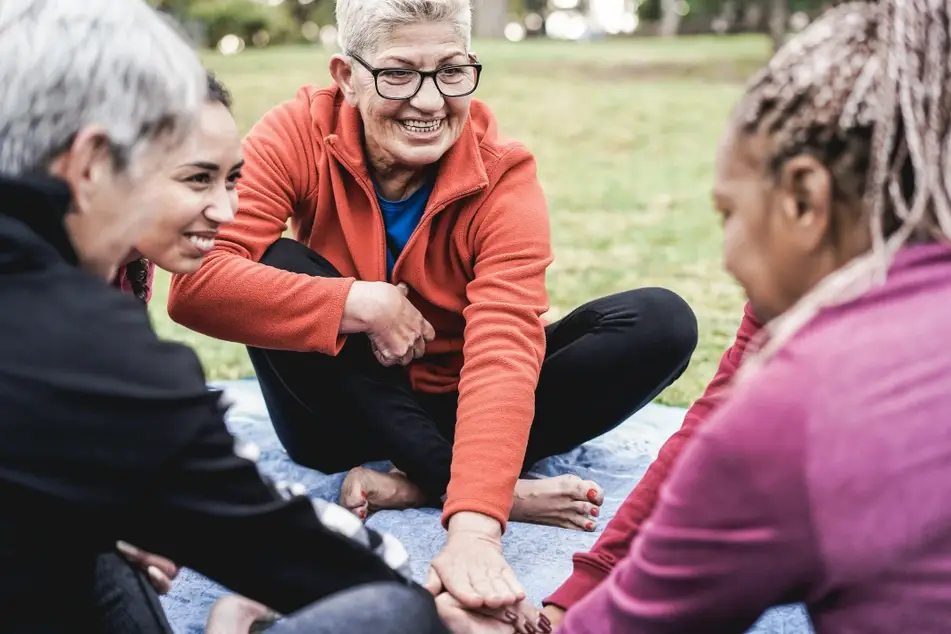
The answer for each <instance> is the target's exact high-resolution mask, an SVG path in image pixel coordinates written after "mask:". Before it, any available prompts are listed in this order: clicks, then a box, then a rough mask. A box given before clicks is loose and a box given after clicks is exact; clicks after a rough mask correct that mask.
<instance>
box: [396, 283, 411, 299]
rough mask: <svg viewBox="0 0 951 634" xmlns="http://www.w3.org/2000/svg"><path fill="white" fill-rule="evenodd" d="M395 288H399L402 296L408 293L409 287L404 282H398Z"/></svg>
mask: <svg viewBox="0 0 951 634" xmlns="http://www.w3.org/2000/svg"><path fill="white" fill-rule="evenodd" d="M396 288H398V289H400V292H401V293H403V297H406V296H407V295H409V287H408V286H407V285H406V282H400V283H399V284H397V285H396Z"/></svg>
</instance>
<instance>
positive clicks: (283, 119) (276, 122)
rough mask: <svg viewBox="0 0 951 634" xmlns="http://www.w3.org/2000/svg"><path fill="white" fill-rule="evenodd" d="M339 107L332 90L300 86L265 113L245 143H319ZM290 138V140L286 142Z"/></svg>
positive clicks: (333, 89) (338, 97) (340, 99)
mask: <svg viewBox="0 0 951 634" xmlns="http://www.w3.org/2000/svg"><path fill="white" fill-rule="evenodd" d="M341 103H342V97H341V95H340V91H339V90H338V89H337V88H336V86H331V87H329V88H319V87H317V86H310V85H308V86H301V87H300V88H299V89H298V90H297V92H296V93H295V95H294V97H293V98H291V99H288V100H285V101H283V102H281V103H279V104H277V105H276V106H274V107H272V108H271V109H270V110H268V111H267V112H266V113H265V114H264V116H262V117H261V118H260V119H259V120H258V121H257V122H256V123H255V124H254V125H253V126H252V127H251V130H250V131H249V132H248V137H247V138H248V140H259V139H270V140H272V141H279V140H281V139H282V138H283V140H284V141H295V140H297V141H307V142H308V143H313V142H314V141H321V140H322V139H323V136H324V135H326V134H327V133H328V132H329V131H330V130H332V129H333V127H334V121H335V120H336V118H337V116H338V111H339V109H340V105H341ZM288 135H290V137H291V138H287V136H288Z"/></svg>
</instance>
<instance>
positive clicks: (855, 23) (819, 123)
mask: <svg viewBox="0 0 951 634" xmlns="http://www.w3.org/2000/svg"><path fill="white" fill-rule="evenodd" d="M949 19H951V4H949V3H947V2H938V3H935V2H928V1H926V0H903V1H901V2H898V1H894V0H886V1H883V2H851V3H848V4H843V5H840V6H838V7H836V8H834V9H831V10H829V11H828V12H827V13H826V14H825V15H824V16H823V17H821V18H820V19H819V20H817V21H816V22H815V23H814V24H812V25H811V26H810V27H808V28H807V29H806V30H805V31H804V32H803V33H802V34H801V35H799V36H798V37H796V38H795V39H793V40H792V41H791V42H789V43H788V44H787V45H786V46H785V47H784V48H783V49H782V50H781V51H780V52H779V53H777V54H776V56H775V57H773V59H772V60H771V61H770V63H769V65H768V66H767V67H766V68H765V69H764V70H763V71H762V72H761V73H759V74H758V75H757V76H756V77H755V78H754V79H753V80H752V82H751V84H750V86H749V87H748V90H747V93H746V95H745V97H744V98H743V99H742V101H741V102H740V105H739V107H738V109H737V117H738V119H739V121H738V123H739V125H740V126H741V127H742V129H744V130H745V131H746V132H747V133H759V134H765V135H766V136H767V137H768V138H769V140H770V143H771V145H772V149H771V151H772V161H771V165H770V168H771V169H772V170H774V171H775V170H778V169H780V168H781V167H782V165H783V164H784V163H785V162H786V161H787V160H789V159H790V158H792V157H794V156H796V155H801V154H810V155H812V156H814V157H815V158H816V159H817V160H820V161H821V162H822V163H823V164H824V165H825V166H826V168H827V169H828V170H829V172H830V174H831V175H832V179H833V186H834V191H835V195H836V196H837V197H838V198H839V199H842V198H851V199H853V200H858V201H859V202H861V203H862V204H861V205H860V207H861V214H862V217H861V218H858V219H853V220H861V221H862V223H863V225H864V226H865V227H867V230H868V231H869V237H870V238H871V243H872V249H871V250H870V251H869V252H867V253H865V254H862V255H860V256H858V257H856V258H855V259H853V260H852V261H851V262H850V263H848V264H847V265H845V266H843V267H841V268H840V269H839V270H837V271H836V272H835V273H833V274H832V275H830V276H828V278H826V279H825V280H823V281H822V282H821V283H820V284H818V285H817V286H816V287H815V288H814V289H812V290H811V291H810V292H809V293H808V294H807V295H806V296H805V297H803V298H802V299H801V300H800V301H799V302H798V303H797V304H796V306H794V307H793V308H792V309H790V310H789V311H787V312H786V313H785V314H783V315H782V316H781V317H779V318H776V319H774V320H773V323H771V324H770V328H769V330H770V332H769V333H768V336H764V337H760V338H759V341H757V342H754V343H753V344H751V349H750V350H749V351H748V352H747V356H746V357H744V361H743V366H744V369H745V372H743V374H744V375H749V374H751V373H752V372H753V371H754V370H755V368H757V367H760V366H761V365H762V363H763V362H764V361H765V359H767V358H768V357H769V356H770V355H771V354H773V353H774V352H775V351H776V350H778V349H779V348H780V347H781V346H782V345H783V344H784V343H785V342H786V341H788V340H789V339H790V338H791V337H792V336H793V335H794V334H795V333H796V332H797V331H798V330H799V329H800V328H801V327H802V326H804V325H805V324H806V323H807V322H808V321H809V320H810V319H812V317H814V316H815V315H816V314H817V313H818V312H819V311H820V310H822V309H823V308H826V307H829V306H833V305H837V304H841V303H843V302H847V301H850V300H852V299H854V298H856V297H859V296H860V295H862V294H863V293H865V292H867V291H868V290H869V289H871V288H873V287H874V286H876V285H877V284H880V283H881V282H882V281H883V280H884V279H885V273H886V271H887V268H888V266H889V265H890V264H891V261H892V258H893V257H894V255H895V254H896V253H897V252H898V250H899V249H901V248H902V247H903V246H904V245H906V244H907V243H908V242H909V241H911V240H913V239H914V240H935V241H942V242H948V241H951V178H949V174H951V63H949V53H948V46H949V41H951V25H949ZM842 208H843V209H846V208H849V207H848V206H844V205H843V206H842ZM851 208H855V206H852V207H851ZM763 332H764V333H765V331H763ZM764 339H768V341H767V342H766V343H765V345H763V347H762V350H757V348H759V344H760V343H761V341H762V340H764ZM754 344H755V345H754ZM741 370H743V369H741Z"/></svg>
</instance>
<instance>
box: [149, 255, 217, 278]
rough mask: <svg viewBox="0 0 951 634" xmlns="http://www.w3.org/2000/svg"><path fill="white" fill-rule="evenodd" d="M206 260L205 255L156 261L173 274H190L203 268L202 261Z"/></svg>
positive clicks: (156, 264) (161, 267)
mask: <svg viewBox="0 0 951 634" xmlns="http://www.w3.org/2000/svg"><path fill="white" fill-rule="evenodd" d="M204 261H205V258H203V257H201V258H193V257H186V256H180V257H177V258H171V259H169V260H167V261H163V262H155V266H157V267H158V268H160V269H164V270H166V271H168V272H169V273H172V274H173V275H189V274H191V273H194V272H196V271H197V270H198V269H199V268H201V263H202V262H204Z"/></svg>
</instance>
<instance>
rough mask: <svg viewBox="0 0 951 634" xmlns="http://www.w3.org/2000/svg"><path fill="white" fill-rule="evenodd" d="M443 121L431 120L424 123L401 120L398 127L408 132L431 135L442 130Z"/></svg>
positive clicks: (419, 120) (416, 120)
mask: <svg viewBox="0 0 951 634" xmlns="http://www.w3.org/2000/svg"><path fill="white" fill-rule="evenodd" d="M444 121H445V119H432V120H429V121H425V120H422V119H403V120H401V121H400V125H401V126H403V127H404V128H405V129H406V130H408V131H410V132H418V133H424V134H425V133H432V132H438V131H439V130H441V129H442V126H443V122H444Z"/></svg>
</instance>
